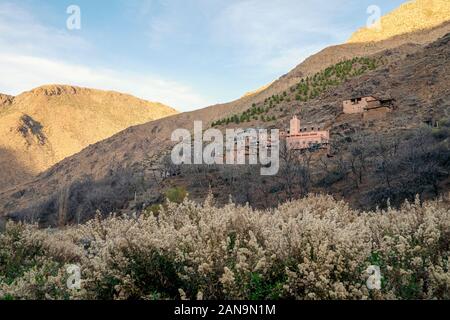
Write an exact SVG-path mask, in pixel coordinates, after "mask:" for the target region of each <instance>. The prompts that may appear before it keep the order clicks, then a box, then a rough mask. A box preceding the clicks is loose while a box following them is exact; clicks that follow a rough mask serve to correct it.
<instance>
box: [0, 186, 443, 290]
mask: <svg viewBox="0 0 450 320" xmlns="http://www.w3.org/2000/svg"><path fill="white" fill-rule="evenodd" d="M449 208H450V206H449V199H448V198H445V199H440V200H435V201H430V202H427V203H420V202H419V201H418V200H417V201H416V202H415V203H405V204H404V205H403V206H402V207H401V208H400V209H398V210H395V209H391V208H389V209H388V210H384V211H381V210H378V211H374V212H361V211H357V210H352V209H350V208H349V207H348V206H347V204H345V203H344V202H337V201H335V200H334V199H333V198H332V197H329V196H314V195H311V196H309V197H307V198H305V199H302V200H298V201H293V202H289V203H286V204H284V205H282V206H280V207H279V208H277V209H274V210H271V211H257V210H253V209H251V208H250V207H240V206H236V205H234V204H232V203H230V204H228V205H226V206H224V207H222V208H218V207H216V206H215V205H214V203H213V199H212V197H211V196H210V197H209V198H208V199H207V200H206V202H205V203H204V204H201V205H200V204H196V203H194V202H192V201H189V200H185V201H184V202H183V203H181V204H174V203H168V204H167V205H165V206H163V207H161V208H160V210H159V211H158V212H157V213H151V212H150V213H148V214H142V215H140V217H133V218H129V217H128V218H125V217H117V216H111V217H109V218H107V219H100V217H97V218H96V219H94V220H92V221H90V222H88V223H87V224H85V225H82V226H76V227H70V228H67V229H64V230H40V229H38V228H37V227H35V226H29V225H23V224H14V223H9V224H8V225H7V227H6V231H5V232H4V233H3V234H1V235H0V297H1V298H2V299H449V298H450V291H449V287H450V276H449V273H448V271H449V262H448V256H449V240H450V209H449ZM70 264H75V265H78V266H80V268H81V288H79V289H68V287H67V279H68V276H69V275H68V274H67V272H66V268H67V266H68V265H70ZM372 265H374V266H379V268H380V271H381V276H382V278H381V288H380V289H374V290H370V289H369V288H368V287H367V285H366V282H367V279H368V277H369V274H367V272H366V270H367V268H368V267H369V266H372Z"/></svg>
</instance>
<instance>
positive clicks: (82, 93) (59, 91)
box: [0, 85, 176, 189]
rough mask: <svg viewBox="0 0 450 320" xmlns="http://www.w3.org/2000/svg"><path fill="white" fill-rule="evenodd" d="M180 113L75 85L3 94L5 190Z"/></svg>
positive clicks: (0, 176)
mask: <svg viewBox="0 0 450 320" xmlns="http://www.w3.org/2000/svg"><path fill="white" fill-rule="evenodd" d="M175 113H176V111H175V110H174V109H172V108H170V107H167V106H165V105H162V104H160V103H155V102H149V101H145V100H141V99H138V98H135V97H133V96H130V95H126V94H122V93H117V92H111V91H101V90H93V89H86V88H79V87H74V86H63V85H49V86H43V87H39V88H36V89H34V90H31V91H29V92H24V93H22V94H20V95H18V96H16V97H12V96H7V95H0V180H1V181H2V186H0V189H6V188H8V187H9V186H12V185H14V184H15V183H19V182H21V181H25V180H27V179H30V178H32V177H33V176H35V175H36V174H39V173H41V172H43V171H45V170H46V169H48V168H49V167H51V166H52V165H54V164H55V163H57V162H59V161H61V160H63V159H64V158H66V157H68V156H71V155H73V154H75V153H77V152H79V151H81V150H82V149H83V148H85V147H87V146H88V145H90V144H93V143H95V142H98V141H100V140H103V139H105V138H108V137H110V136H112V135H113V134H115V133H117V132H119V131H121V130H123V129H125V128H128V127H130V126H133V125H137V124H142V123H145V122H148V121H151V120H155V119H159V118H162V117H165V116H169V115H173V114H175Z"/></svg>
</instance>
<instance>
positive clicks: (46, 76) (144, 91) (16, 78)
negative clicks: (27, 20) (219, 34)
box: [0, 53, 211, 110]
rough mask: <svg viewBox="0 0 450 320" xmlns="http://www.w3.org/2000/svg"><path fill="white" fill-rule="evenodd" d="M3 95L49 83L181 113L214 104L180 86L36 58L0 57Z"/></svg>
mask: <svg viewBox="0 0 450 320" xmlns="http://www.w3.org/2000/svg"><path fill="white" fill-rule="evenodd" d="M0 70H2V73H3V74H7V75H8V76H7V77H0V88H1V90H0V92H4V93H10V94H18V93H20V92H22V91H26V90H29V89H31V88H35V87H38V86H40V85H42V84H47V83H58V84H71V85H77V86H83V87H89V88H97V89H105V90H115V91H121V92H125V93H130V94H133V95H135V96H137V97H139V98H144V99H148V100H152V101H158V102H162V103H165V104H167V105H170V106H173V107H175V108H179V109H180V110H187V109H192V108H193V107H198V106H206V105H208V104H210V103H211V101H208V100H205V99H204V98H203V97H201V96H199V95H197V94H195V93H194V92H192V90H191V89H190V87H188V86H184V85H182V84H179V83H177V82H173V81H168V80H164V79H160V78H155V77H152V76H145V75H141V74H134V73H122V72H118V71H115V70H111V69H99V68H91V67H87V66H83V65H76V64H70V63H66V62H62V61H55V60H49V59H46V58H40V57H35V56H22V55H11V54H1V53H0Z"/></svg>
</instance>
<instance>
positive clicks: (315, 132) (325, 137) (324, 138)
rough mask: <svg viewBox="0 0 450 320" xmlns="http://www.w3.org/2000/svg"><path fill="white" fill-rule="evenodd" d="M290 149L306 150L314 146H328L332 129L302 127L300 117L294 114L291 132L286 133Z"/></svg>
mask: <svg viewBox="0 0 450 320" xmlns="http://www.w3.org/2000/svg"><path fill="white" fill-rule="evenodd" d="M285 137H286V144H287V147H288V149H289V150H304V149H309V148H312V147H318V148H328V146H329V143H330V131H328V130H320V129H319V128H318V127H314V126H310V127H301V123H300V119H299V118H297V116H294V117H293V118H292V120H291V122H290V130H289V133H286V134H285Z"/></svg>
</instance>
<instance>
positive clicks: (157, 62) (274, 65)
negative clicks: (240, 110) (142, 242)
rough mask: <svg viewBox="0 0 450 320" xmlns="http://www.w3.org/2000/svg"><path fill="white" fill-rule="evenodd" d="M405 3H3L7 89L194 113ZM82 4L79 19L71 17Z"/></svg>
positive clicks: (1, 67)
mask: <svg viewBox="0 0 450 320" xmlns="http://www.w3.org/2000/svg"><path fill="white" fill-rule="evenodd" d="M403 2H406V1H405V0H108V1H105V0H78V1H77V0H69V1H66V0H20V1H18V0H15V1H12V0H0V92H1V93H5V94H11V95H17V94H19V93H21V92H23V91H27V90H31V89H32V88H35V87H38V86H41V85H44V84H54V83H58V84H70V85H78V86H84V87H90V88H96V89H105V90H116V91H120V92H125V93H130V94H133V95H135V96H137V97H139V98H143V99H147V100H151V101H159V102H162V103H165V104H168V105H170V106H172V107H174V108H176V109H178V110H180V111H189V110H194V109H198V108H201V107H206V106H208V105H212V104H215V103H221V102H228V101H231V100H234V99H237V98H239V97H241V96H242V95H243V94H245V93H246V92H248V91H252V90H255V89H257V88H259V87H261V86H263V85H266V84H268V83H270V82H272V81H273V80H275V79H277V78H279V77H280V76H282V75H283V74H286V73H287V72H289V70H291V69H292V68H294V67H295V66H296V65H298V64H299V63H301V62H302V61H303V60H304V59H305V58H307V57H308V56H310V55H311V54H314V53H316V52H318V51H320V50H321V49H323V48H325V47H327V46H329V45H334V44H340V43H343V42H345V41H346V40H347V39H348V38H349V37H350V36H351V34H352V33H353V32H354V31H356V30H357V29H358V28H360V27H362V26H365V25H366V23H367V20H368V18H369V16H370V13H368V12H367V9H368V7H369V6H371V5H377V6H379V8H380V9H381V13H382V14H383V15H384V14H386V13H388V12H390V11H392V10H393V9H395V8H396V7H398V6H399V5H400V4H401V3H403ZM74 5H75V6H77V7H78V8H79V9H80V15H79V16H78V15H76V11H71V10H69V13H68V9H71V6H74ZM74 13H75V15H74ZM78 17H79V20H78ZM68 21H69V28H68V23H67V22H68ZM77 21H80V25H79V27H80V28H78V26H77V25H76V22H77ZM74 22H75V28H73V26H74V24H73V23H74Z"/></svg>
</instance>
